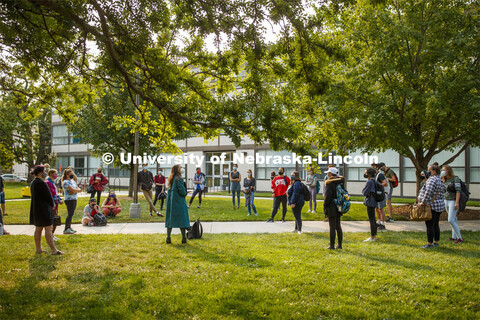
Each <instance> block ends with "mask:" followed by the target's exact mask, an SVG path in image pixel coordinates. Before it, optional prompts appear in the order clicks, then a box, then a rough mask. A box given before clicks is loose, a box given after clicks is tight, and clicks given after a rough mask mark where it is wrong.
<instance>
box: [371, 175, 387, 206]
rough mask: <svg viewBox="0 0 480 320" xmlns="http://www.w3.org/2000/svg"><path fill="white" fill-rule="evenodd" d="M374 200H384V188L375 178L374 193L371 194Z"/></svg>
mask: <svg viewBox="0 0 480 320" xmlns="http://www.w3.org/2000/svg"><path fill="white" fill-rule="evenodd" d="M373 197H374V198H375V201H377V202H382V201H383V200H385V188H384V187H383V185H382V184H381V183H380V182H378V181H377V180H376V179H375V193H374V194H373Z"/></svg>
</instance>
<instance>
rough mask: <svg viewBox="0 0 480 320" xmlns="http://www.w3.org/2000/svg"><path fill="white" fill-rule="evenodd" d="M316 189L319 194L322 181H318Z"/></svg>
mask: <svg viewBox="0 0 480 320" xmlns="http://www.w3.org/2000/svg"><path fill="white" fill-rule="evenodd" d="M315 189H317V193H319V192H320V181H318V180H317V184H316V185H315Z"/></svg>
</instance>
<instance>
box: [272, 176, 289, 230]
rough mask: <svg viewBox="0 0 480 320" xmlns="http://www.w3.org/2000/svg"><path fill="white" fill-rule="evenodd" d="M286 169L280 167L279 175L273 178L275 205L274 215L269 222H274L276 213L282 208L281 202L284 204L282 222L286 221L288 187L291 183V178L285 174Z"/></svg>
mask: <svg viewBox="0 0 480 320" xmlns="http://www.w3.org/2000/svg"><path fill="white" fill-rule="evenodd" d="M284 173H285V169H284V168H279V169H278V176H276V177H275V178H274V179H273V180H272V189H273V190H274V196H275V200H274V207H273V211H272V216H271V217H270V219H268V221H267V222H268V223H271V222H274V221H275V220H274V219H275V215H276V214H277V211H278V209H280V203H281V204H282V222H285V215H286V214H287V194H286V193H287V188H288V186H289V185H290V178H289V177H286V176H284Z"/></svg>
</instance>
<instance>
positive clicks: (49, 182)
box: [45, 169, 63, 241]
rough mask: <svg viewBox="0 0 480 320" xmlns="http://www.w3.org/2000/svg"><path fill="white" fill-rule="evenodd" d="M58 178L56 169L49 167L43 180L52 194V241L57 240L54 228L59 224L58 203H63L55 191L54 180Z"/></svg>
mask: <svg viewBox="0 0 480 320" xmlns="http://www.w3.org/2000/svg"><path fill="white" fill-rule="evenodd" d="M57 178H58V173H57V170H55V169H50V170H49V171H48V178H47V180H45V183H46V184H47V186H48V188H49V189H50V193H51V194H52V197H53V202H54V203H55V206H54V207H53V229H52V236H53V240H54V241H58V238H57V237H55V235H54V234H55V230H56V229H57V226H59V225H60V223H61V222H60V216H59V215H58V205H59V204H63V200H62V198H60V197H59V196H58V191H57V186H56V185H55V180H56V179H57Z"/></svg>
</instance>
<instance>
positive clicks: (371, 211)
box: [362, 168, 377, 242]
mask: <svg viewBox="0 0 480 320" xmlns="http://www.w3.org/2000/svg"><path fill="white" fill-rule="evenodd" d="M376 174H377V172H376V171H375V169H373V168H368V169H366V170H365V173H364V174H363V177H364V178H366V179H367V183H366V184H365V187H364V188H363V191H362V194H363V195H364V196H365V200H364V201H363V204H364V205H365V206H366V207H367V214H368V221H369V222H370V237H369V238H368V239H366V240H364V242H369V241H376V239H377V223H376V221H375V208H376V207H377V201H376V200H375V197H374V194H375V176H376Z"/></svg>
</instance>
